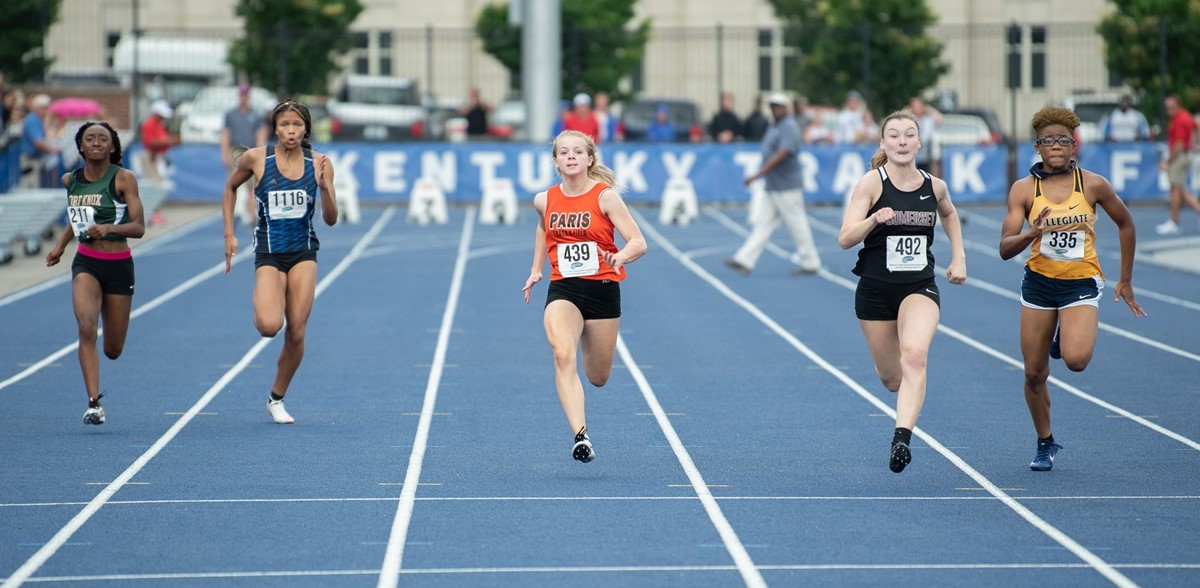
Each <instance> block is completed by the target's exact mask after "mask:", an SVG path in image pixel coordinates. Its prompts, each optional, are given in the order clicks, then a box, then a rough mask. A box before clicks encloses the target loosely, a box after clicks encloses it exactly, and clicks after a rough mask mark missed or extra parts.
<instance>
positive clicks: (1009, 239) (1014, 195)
mask: <svg viewBox="0 0 1200 588" xmlns="http://www.w3.org/2000/svg"><path fill="white" fill-rule="evenodd" d="M1031 183H1033V180H1032V179H1030V178H1022V179H1020V180H1017V181H1016V182H1015V183H1013V185H1012V188H1011V189H1009V191H1008V212H1007V213H1006V214H1005V215H1004V224H1003V225H1002V226H1001V227H1000V259H1012V258H1013V257H1015V256H1016V255H1017V254H1018V253H1020V252H1022V251H1024V250H1025V249H1027V248H1028V247H1029V245H1030V244H1032V243H1033V240H1034V239H1036V238H1037V237H1038V235H1041V234H1042V227H1043V224H1042V223H1043V222H1044V221H1045V220H1046V216H1047V215H1049V214H1050V207H1049V206H1047V207H1046V208H1043V209H1042V211H1041V212H1040V213H1038V217H1037V219H1035V220H1034V226H1031V227H1029V230H1028V231H1025V232H1024V233H1022V232H1021V228H1022V227H1024V226H1025V215H1026V214H1028V213H1029V208H1030V207H1031V206H1033V186H1031V185H1030V184H1031Z"/></svg>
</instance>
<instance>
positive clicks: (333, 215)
mask: <svg viewBox="0 0 1200 588" xmlns="http://www.w3.org/2000/svg"><path fill="white" fill-rule="evenodd" d="M313 161H314V163H315V164H316V166H317V169H316V172H317V188H318V189H319V190H320V191H321V218H322V219H324V221H325V224H326V225H329V226H331V227H332V226H333V225H335V224H337V221H338V208H337V193H336V192H334V191H333V164H332V163H330V162H329V158H328V157H326V156H325V155H324V154H321V153H313Z"/></svg>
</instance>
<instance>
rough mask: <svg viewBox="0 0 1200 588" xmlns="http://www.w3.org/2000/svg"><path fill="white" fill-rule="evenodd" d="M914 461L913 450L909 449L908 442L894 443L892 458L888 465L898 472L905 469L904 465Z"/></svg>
mask: <svg viewBox="0 0 1200 588" xmlns="http://www.w3.org/2000/svg"><path fill="white" fill-rule="evenodd" d="M911 461H912V452H911V451H909V450H908V444H907V443H904V442H898V443H892V458H891V459H890V460H888V467H889V468H891V470H892V471H893V472H895V473H897V474H899V473H900V472H903V471H904V467H905V466H907V465H908V463H909V462H911Z"/></svg>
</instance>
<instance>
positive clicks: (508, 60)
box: [475, 0, 650, 99]
mask: <svg viewBox="0 0 1200 588" xmlns="http://www.w3.org/2000/svg"><path fill="white" fill-rule="evenodd" d="M635 3H636V0H590V1H588V2H576V1H572V0H566V1H564V2H563V3H562V23H563V24H562V38H563V42H562V72H563V76H562V84H563V87H562V92H563V96H570V95H572V94H574V93H576V92H588V93H595V92H601V91H603V92H607V93H609V94H610V95H613V96H614V97H616V98H618V99H620V98H622V97H623V96H622V95H621V94H620V92H619V90H618V88H617V84H618V83H619V82H620V81H621V78H624V77H625V76H627V75H629V74H630V73H632V72H633V70H634V69H635V68H636V67H637V66H638V64H640V63H641V62H642V56H643V55H645V52H646V40H647V39H649V37H650V20H649V19H645V20H642V21H641V22H639V23H635V24H634V25H633V27H632V28H630V27H629V26H628V25H629V24H630V22H631V21H632V20H633V5H634V4H635ZM475 34H476V35H477V36H478V37H479V39H480V40H482V41H483V49H484V51H487V52H488V53H489V54H491V55H492V57H495V58H496V60H497V61H499V62H500V63H501V64H502V65H504V67H506V68H508V71H509V72H510V73H511V74H512V81H513V84H514V86H515V87H518V88H519V86H520V81H521V28H520V27H514V26H511V25H509V23H508V4H507V3H504V4H496V3H493V4H489V5H487V6H485V7H484V8H483V10H482V11H481V12H480V13H479V17H478V18H477V19H476V20H475Z"/></svg>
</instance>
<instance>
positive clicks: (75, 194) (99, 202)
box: [67, 165, 129, 241]
mask: <svg viewBox="0 0 1200 588" xmlns="http://www.w3.org/2000/svg"><path fill="white" fill-rule="evenodd" d="M120 170H121V166H119V165H110V166H108V171H106V172H104V175H103V176H100V179H98V180H96V181H94V182H89V181H87V179H85V178H84V177H83V169H82V168H80V169H77V170H75V171H73V172H71V175H70V176H69V178H68V180H67V222H68V224H69V225H70V226H71V230H72V231H74V232H75V237H76V238H77V239H79V240H80V241H91V240H92V238H91V237H90V236H89V235H88V232H87V229H88V227H90V226H92V225H119V224H121V223H123V222H127V221H128V220H129V213H128V211H126V209H125V202H123V201H122V200H121V198H120V197H119V196H118V195H117V172H118V171H120ZM104 239H105V240H107V241H125V240H126V239H125V237H122V236H120V235H105V237H104Z"/></svg>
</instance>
